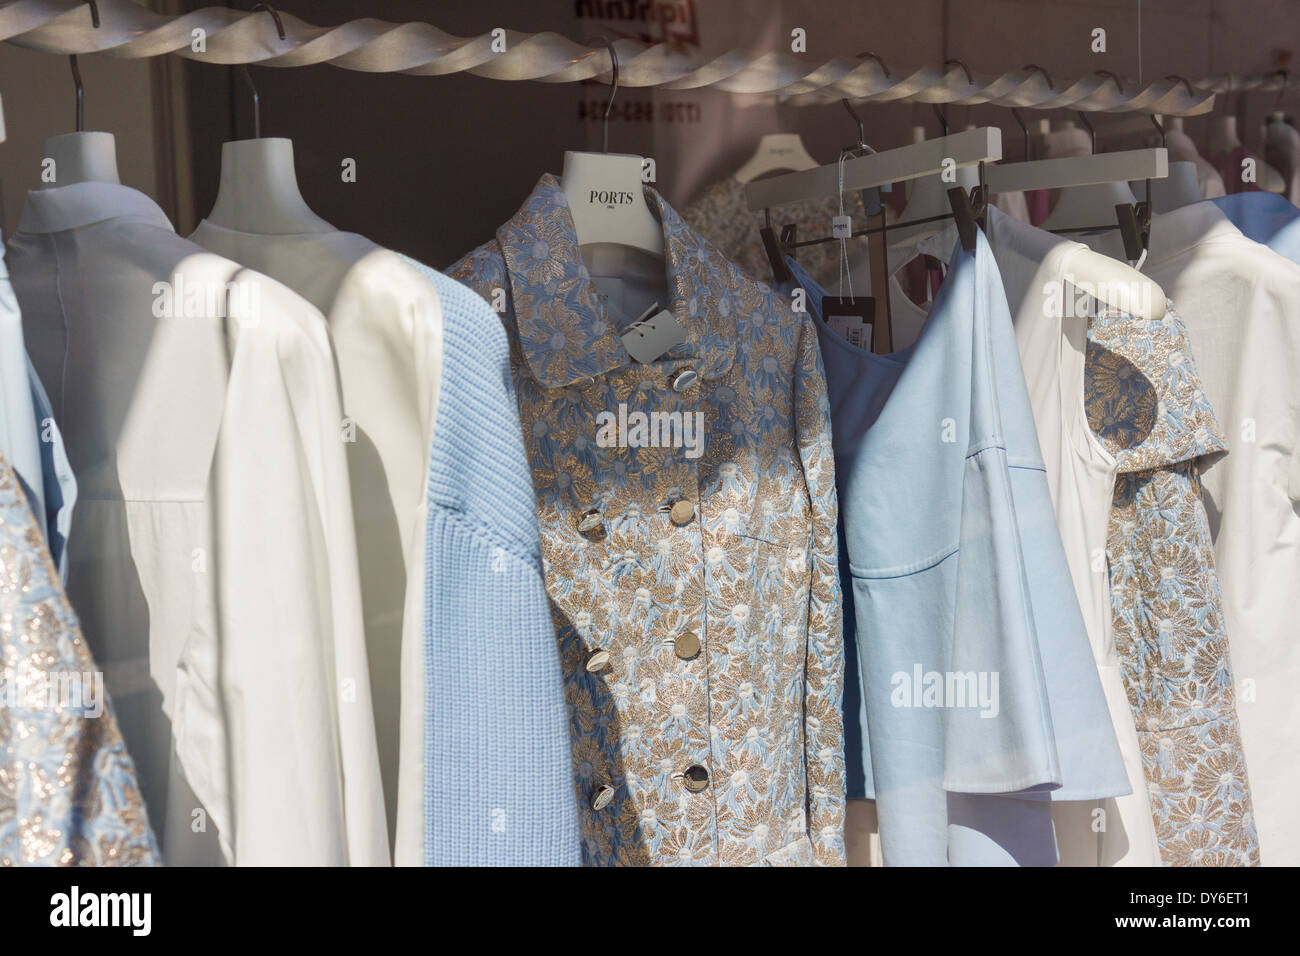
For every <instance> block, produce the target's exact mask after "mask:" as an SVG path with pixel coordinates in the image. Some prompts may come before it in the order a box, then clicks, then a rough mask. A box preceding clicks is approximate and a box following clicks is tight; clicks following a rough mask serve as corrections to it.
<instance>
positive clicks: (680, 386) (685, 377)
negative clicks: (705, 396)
mask: <svg viewBox="0 0 1300 956" xmlns="http://www.w3.org/2000/svg"><path fill="white" fill-rule="evenodd" d="M699 380H700V373H699V372H697V371H695V369H693V368H684V369H682V370H681V371H680V372H678V373H677V374H676V375H674V376H673V391H674V392H685V391H688V390H690V389H691V388H692V387H693V386H694V385H695V383H696V382H698V381H699Z"/></svg>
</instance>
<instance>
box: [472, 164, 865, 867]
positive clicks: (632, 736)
mask: <svg viewBox="0 0 1300 956" xmlns="http://www.w3.org/2000/svg"><path fill="white" fill-rule="evenodd" d="M646 199H647V202H648V204H649V206H650V208H651V210H653V211H654V212H655V213H656V214H657V216H658V217H659V218H660V220H661V222H662V224H663V234H664V244H665V261H666V268H667V277H668V292H669V296H670V298H671V300H672V301H671V303H670V307H671V311H672V313H673V315H674V317H675V318H676V319H677V321H678V322H680V323H681V324H682V325H683V326H684V327H685V329H686V333H687V339H686V341H685V342H683V343H681V344H679V345H677V346H674V347H673V348H672V349H670V350H669V351H668V352H666V353H664V355H663V356H661V358H660V359H658V360H657V361H654V362H651V363H649V364H644V365H642V364H639V363H637V362H635V361H633V360H632V359H631V358H630V356H629V355H628V354H627V352H626V350H625V348H624V347H623V344H622V342H621V340H620V339H619V337H618V335H617V334H616V333H615V330H614V328H613V325H612V322H611V320H610V319H609V318H608V317H607V315H606V312H605V308H604V306H603V304H602V303H601V301H600V299H599V298H598V297H597V293H596V289H595V287H594V285H593V283H592V280H591V278H590V275H589V273H588V271H587V269H586V267H585V266H584V265H583V262H582V259H581V257H580V254H579V251H578V248H577V237H576V235H575V233H574V226H573V220H572V217H571V216H570V214H569V210H568V205H567V203H566V201H565V198H564V195H563V192H562V191H561V190H560V188H559V183H558V182H557V181H556V179H555V177H553V176H549V175H548V176H545V177H543V178H542V180H541V182H540V183H539V184H538V186H537V188H536V189H535V190H534V191H533V193H532V195H531V196H530V197H529V198H528V200H527V201H526V202H525V203H524V205H523V207H522V208H521V209H520V211H519V212H518V213H517V214H516V216H515V217H514V218H513V219H511V220H510V222H508V223H506V224H505V225H504V226H502V227H501V228H500V229H499V230H498V231H497V238H496V240H495V241H493V242H489V243H488V244H486V245H484V246H482V247H481V248H479V249H478V250H476V251H475V252H473V253H471V254H470V255H468V256H467V257H466V258H465V259H463V260H462V261H461V262H460V263H458V264H457V265H455V266H453V267H452V269H451V270H450V274H451V275H452V277H453V278H457V279H460V280H461V281H463V282H466V283H467V284H469V285H470V286H471V287H473V288H474V289H476V290H477V291H478V292H479V293H480V294H481V295H483V296H484V297H485V298H487V299H488V301H489V302H492V301H494V300H496V301H498V302H501V303H504V305H503V308H504V311H503V313H502V315H501V318H502V321H503V322H504V324H505V327H506V330H507V332H508V334H509V337H510V343H511V353H512V354H511V365H512V375H513V377H514V380H515V390H516V395H517V399H518V403H519V410H520V418H521V422H522V426H523V433H524V441H525V444H526V446H527V450H528V457H529V461H530V463H531V466H532V473H533V484H534V490H535V492H536V503H537V513H538V517H539V523H540V525H541V536H542V555H543V560H544V564H545V571H546V584H547V590H548V592H549V594H550V597H551V601H552V613H553V618H554V622H555V626H556V631H557V639H558V641H559V646H560V657H561V667H562V670H563V672H564V676H565V684H566V697H567V700H568V704H569V709H570V714H571V717H572V722H573V723H572V730H573V753H574V775H575V781H576V786H577V790H578V798H579V804H580V807H581V811H580V812H581V821H580V823H581V828H582V840H583V857H584V861H585V862H586V863H587V864H588V865H646V864H651V865H670V864H697V865H700V864H704V865H749V864H771V865H810V864H814V863H820V864H830V865H842V864H843V863H844V845H843V811H844V755H843V728H842V723H841V718H840V697H841V693H842V688H843V674H842V669H843V649H842V645H841V639H842V635H841V627H840V613H841V612H840V591H839V581H838V574H837V567H836V533H835V522H836V510H837V509H836V501H835V475H834V465H833V460H832V454H831V444H830V416H829V408H828V405H827V400H826V384H825V377H824V374H823V371H822V365H821V357H820V354H819V351H818V346H817V337H816V332H815V330H814V329H813V327H812V325H811V324H810V322H809V320H808V318H807V316H806V315H804V314H800V313H796V312H795V311H794V310H793V306H792V303H791V301H790V299H788V298H786V297H784V296H780V295H778V294H776V293H774V292H773V291H772V290H771V289H769V288H768V287H766V286H763V285H760V284H758V283H756V282H754V281H752V280H750V279H748V278H746V277H745V276H744V275H743V274H742V273H741V272H740V270H739V268H737V267H736V266H735V265H734V264H732V263H731V262H729V261H728V260H727V259H726V258H724V257H723V256H722V254H721V253H720V252H718V250H717V249H716V248H714V247H713V246H712V245H711V244H710V243H708V242H707V241H706V240H704V239H703V238H702V237H701V236H699V235H698V234H697V233H695V232H694V231H693V230H691V229H690V228H689V227H687V226H686V225H685V223H683V222H682V220H681V219H680V218H679V217H678V215H677V214H676V213H675V212H674V211H673V210H672V209H671V208H670V207H669V206H668V205H667V204H666V203H665V202H664V201H663V200H662V199H661V198H660V197H659V195H658V194H657V193H656V192H655V191H654V190H652V189H647V190H646ZM494 290H496V293H495V294H494ZM502 293H505V294H504V295H503V294H502ZM687 369H691V370H693V371H694V372H695V373H697V375H698V378H697V379H695V380H694V381H693V382H692V381H691V377H690V376H686V377H685V378H683V377H682V373H683V372H684V371H685V370H687ZM673 383H676V387H674V384H673ZM620 403H622V404H625V405H626V407H627V408H628V409H629V412H630V411H636V410H642V411H645V412H660V413H674V412H692V411H699V412H701V413H702V414H703V421H704V444H703V453H702V456H700V457H694V458H692V457H687V452H688V451H689V449H688V448H685V447H601V445H602V444H608V443H605V442H602V443H600V444H598V441H597V416H598V415H599V413H601V412H606V411H609V412H616V410H617V409H618V407H619V405H620ZM633 444H634V443H633V442H632V441H631V440H630V434H629V441H628V442H627V445H628V446H631V445H633ZM588 512H594V514H587V513H588ZM582 529H586V530H582Z"/></svg>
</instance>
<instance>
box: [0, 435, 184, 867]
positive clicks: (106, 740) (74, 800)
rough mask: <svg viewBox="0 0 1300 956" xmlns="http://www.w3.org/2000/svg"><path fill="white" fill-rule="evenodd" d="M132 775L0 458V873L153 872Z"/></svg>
mask: <svg viewBox="0 0 1300 956" xmlns="http://www.w3.org/2000/svg"><path fill="white" fill-rule="evenodd" d="M159 862H160V859H159V856H158V848H157V846H156V845H155V843H154V838H153V833H152V832H151V831H150V829H149V821H148V818H147V816H146V813H145V807H144V800H143V799H142V798H141V796H140V787H139V785H138V784H137V783H136V778H135V768H134V766H133V765H132V763H131V758H130V757H129V756H128V755H127V752H126V745H125V744H124V743H123V742H122V735H121V734H120V733H119V732H118V729H117V722H116V720H115V719H114V717H113V712H112V710H111V708H110V707H109V703H108V699H107V696H106V695H105V694H104V692H103V679H102V674H100V673H99V672H98V671H97V670H96V667H95V662H94V661H93V660H92V658H91V656H90V651H89V649H88V648H87V647H86V641H85V639H84V638H83V637H82V635H81V626H80V625H79V624H78V623H77V617H76V615H75V614H74V613H73V610H72V606H71V605H70V604H69V603H68V599H67V596H66V595H65V594H64V593H63V587H62V585H61V584H60V583H59V576H58V573H57V572H56V571H55V569H54V564H53V561H52V560H51V558H50V555H49V551H48V549H47V548H46V546H45V539H44V537H43V536H42V535H41V532H40V529H39V528H38V527H37V525H36V521H35V519H34V518H33V516H32V513H31V510H30V508H29V507H28V504H27V499H26V497H25V496H24V495H23V492H22V490H21V489H20V487H19V485H18V481H17V478H16V477H15V476H14V473H13V470H12V469H11V468H10V467H9V463H8V462H7V461H5V460H4V459H3V457H0V866H41V865H46V866H49V865H58V866H76V865H86V866H155V865H158V864H159Z"/></svg>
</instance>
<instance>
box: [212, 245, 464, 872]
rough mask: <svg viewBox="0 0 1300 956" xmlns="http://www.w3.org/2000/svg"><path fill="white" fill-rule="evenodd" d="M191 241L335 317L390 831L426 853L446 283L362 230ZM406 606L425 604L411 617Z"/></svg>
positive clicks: (407, 852)
mask: <svg viewBox="0 0 1300 956" xmlns="http://www.w3.org/2000/svg"><path fill="white" fill-rule="evenodd" d="M190 239H191V240H192V241H194V242H197V243H198V244H199V245H201V246H203V247H204V248H205V249H210V250H212V251H213V252H216V253H219V254H221V255H223V256H228V257H229V258H231V259H235V260H237V261H238V262H240V263H242V264H243V265H246V266H248V267H250V268H253V269H257V270H258V271H260V272H263V273H265V274H267V275H269V276H271V277H272V278H274V279H276V280H277V281H280V282H283V283H284V284H285V285H287V286H288V287H289V288H291V289H293V290H294V291H295V292H298V293H299V294H300V295H302V296H303V297H304V298H306V299H307V300H308V301H309V302H311V303H312V305H314V306H316V308H318V309H320V311H321V312H322V313H323V314H324V316H325V319H326V321H327V322H328V323H329V327H330V334H331V338H332V339H333V341H334V345H335V348H336V351H337V356H338V367H339V377H340V379H341V382H342V388H343V412H344V414H345V415H346V417H347V420H348V421H349V422H350V423H351V424H352V426H353V427H352V428H351V429H350V431H349V433H348V434H347V435H346V436H345V438H346V439H347V440H346V442H345V447H346V448H347V453H348V466H349V469H350V472H351V482H352V502H353V513H354V517H355V519H356V532H357V547H358V549H359V553H360V557H361V587H362V603H363V606H364V608H365V623H366V642H367V646H368V652H369V659H370V678H371V688H372V698H373V700H374V705H375V718H376V720H375V724H376V731H377V732H378V737H379V754H380V764H381V767H382V769H383V781H384V792H385V795H386V797H387V801H386V802H387V810H388V824H389V833H390V837H393V838H394V839H395V843H394V852H395V854H396V858H397V862H398V863H399V864H408V863H409V864H419V863H421V862H423V850H422V847H421V844H422V834H423V814H422V812H420V811H421V808H422V803H423V785H424V780H423V773H422V772H421V769H420V768H421V765H422V761H423V730H424V709H423V696H422V695H423V688H424V679H423V674H424V668H423V664H422V659H423V657H422V650H423V640H422V634H423V632H422V630H421V627H420V625H421V621H420V618H419V613H420V610H421V609H422V608H423V599H422V595H423V582H424V573H423V571H424V552H423V537H424V525H425V517H426V512H427V504H426V495H425V484H426V481H427V476H428V470H429V449H430V447H431V446H432V443H433V423H434V417H435V412H436V404H437V397H438V383H439V380H440V374H441V366H442V349H441V340H442V309H441V306H440V304H439V299H438V293H437V291H436V290H435V289H434V287H433V285H432V284H430V282H429V281H428V280H427V279H425V278H424V276H422V275H420V274H419V273H418V272H417V271H416V270H415V269H414V268H413V267H412V266H410V265H409V264H408V263H407V262H405V261H404V260H403V259H402V258H401V257H399V256H398V255H397V254H395V253H393V252H389V251H388V250H386V249H384V248H382V247H380V246H378V245H376V244H375V243H374V242H372V241H371V240H369V239H367V238H365V237H364V236H359V235H357V234H356V233H351V232H339V231H337V230H336V231H331V232H322V233H304V234H299V235H259V234H255V233H249V232H242V231H237V230H234V229H228V228H225V227H223V226H218V225H215V224H213V223H211V222H208V221H207V220H204V221H203V222H201V223H200V224H199V227H198V229H196V230H195V231H194V234H193V235H191V236H190ZM404 606H406V607H410V608H411V609H412V613H411V614H410V615H406V614H405V612H404ZM403 685H405V687H403ZM402 728H404V730H403V729H402ZM399 767H400V773H399ZM399 780H400V782H399ZM399 804H400V806H401V808H402V809H401V811H400V816H401V818H402V821H403V825H401V826H400V828H399V824H398V818H399ZM399 829H400V838H397V837H398V831H399Z"/></svg>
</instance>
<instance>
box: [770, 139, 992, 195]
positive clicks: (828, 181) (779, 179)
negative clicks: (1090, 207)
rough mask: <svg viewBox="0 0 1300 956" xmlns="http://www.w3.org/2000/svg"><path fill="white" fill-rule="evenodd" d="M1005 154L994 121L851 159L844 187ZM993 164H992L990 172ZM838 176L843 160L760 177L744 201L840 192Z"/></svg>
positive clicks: (903, 178) (912, 175)
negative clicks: (839, 162) (763, 177)
mask: <svg viewBox="0 0 1300 956" xmlns="http://www.w3.org/2000/svg"><path fill="white" fill-rule="evenodd" d="M1001 158H1002V130H1001V129H999V128H998V127H996V126H982V127H980V128H979V129H973V130H965V131H963V132H960V133H953V134H951V135H949V136H940V137H938V138H937V139H928V140H926V141H925V142H923V143H913V144H912V145H910V146H900V147H899V148H898V149H889V150H885V151H883V152H879V153H871V154H869V155H867V156H859V157H857V158H855V159H850V160H847V161H846V162H845V163H844V164H843V165H844V189H845V191H846V192H847V191H848V190H853V189H871V188H873V187H877V186H885V185H887V184H889V183H900V182H907V181H909V180H913V179H920V178H921V177H922V176H933V175H936V174H938V173H940V172H943V171H944V170H945V169H949V168H954V167H955V168H957V169H960V168H962V167H965V166H975V165H977V164H979V163H994V162H997V161H998V160H999V159H1001ZM949 161H951V162H949ZM995 168H996V167H990V171H992V169H995ZM839 175H840V173H839V164H837V163H830V164H829V165H826V166H818V167H817V168H816V169H809V170H804V171H801V172H795V173H786V174H785V175H784V176H772V177H771V178H768V179H760V180H757V181H755V182H752V183H750V184H749V185H747V186H746V187H745V201H746V202H747V203H748V204H749V208H750V209H767V208H770V207H772V206H784V205H786V204H788V203H795V202H804V201H806V200H809V199H826V198H829V197H832V196H838V195H839V191H840V181H839Z"/></svg>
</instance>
